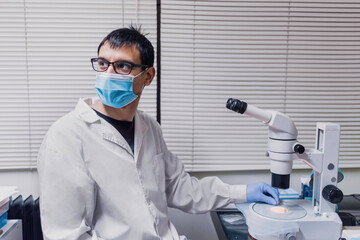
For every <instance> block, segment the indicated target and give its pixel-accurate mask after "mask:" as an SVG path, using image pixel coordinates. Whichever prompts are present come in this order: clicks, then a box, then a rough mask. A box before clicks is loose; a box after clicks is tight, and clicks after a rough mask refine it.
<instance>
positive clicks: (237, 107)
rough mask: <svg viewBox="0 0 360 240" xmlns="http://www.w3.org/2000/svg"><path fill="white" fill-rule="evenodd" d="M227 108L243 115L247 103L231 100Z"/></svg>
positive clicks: (228, 101)
mask: <svg viewBox="0 0 360 240" xmlns="http://www.w3.org/2000/svg"><path fill="white" fill-rule="evenodd" d="M226 108H228V109H230V110H233V111H234V112H237V113H241V114H243V113H244V112H245V111H246V108H247V103H246V102H242V101H240V100H238V99H234V98H229V99H228V100H227V103H226Z"/></svg>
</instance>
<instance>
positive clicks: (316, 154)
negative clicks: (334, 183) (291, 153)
mask: <svg viewBox="0 0 360 240" xmlns="http://www.w3.org/2000/svg"><path fill="white" fill-rule="evenodd" d="M323 155H324V154H323V153H322V152H320V151H319V150H316V149H306V150H305V152H304V153H302V154H298V157H299V160H301V161H303V162H304V163H306V164H307V165H309V166H310V167H311V168H312V169H313V170H314V171H316V172H318V173H321V172H322V166H323Z"/></svg>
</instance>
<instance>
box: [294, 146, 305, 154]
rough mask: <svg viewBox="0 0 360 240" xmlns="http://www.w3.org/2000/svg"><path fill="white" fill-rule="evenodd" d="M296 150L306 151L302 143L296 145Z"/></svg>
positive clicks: (298, 151)
mask: <svg viewBox="0 0 360 240" xmlns="http://www.w3.org/2000/svg"><path fill="white" fill-rule="evenodd" d="M294 151H295V152H296V153H300V154H302V153H304V152H305V147H304V146H303V145H301V144H296V145H295V146H294Z"/></svg>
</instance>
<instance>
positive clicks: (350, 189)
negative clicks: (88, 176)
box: [0, 169, 360, 240]
mask: <svg viewBox="0 0 360 240" xmlns="http://www.w3.org/2000/svg"><path fill="white" fill-rule="evenodd" d="M342 171H343V172H344V175H345V178H344V180H343V181H342V182H341V183H339V185H338V186H339V188H340V189H342V190H343V192H344V194H352V193H360V184H359V183H360V169H342ZM310 172H311V171H310V169H307V170H294V171H293V173H292V175H291V183H290V186H291V187H292V188H294V189H295V190H297V191H299V192H300V188H301V185H300V177H301V176H302V175H305V176H308V175H309V174H310ZM192 175H193V176H196V177H198V178H202V177H205V176H218V177H220V178H221V179H222V180H223V181H224V182H227V183H229V184H246V183H254V182H258V181H265V182H268V183H269V182H270V176H271V175H270V173H269V171H241V172H240V171H237V172H206V173H193V174H192ZM0 182H1V184H0V185H4V186H7V185H11V186H14V185H15V186H18V188H19V190H20V192H21V194H22V195H23V197H25V198H26V197H27V196H28V195H30V194H32V195H33V196H34V197H35V198H36V197H38V196H39V186H38V178H37V172H36V170H21V171H20V170H12V171H4V170H3V171H1V172H0ZM169 216H170V219H171V220H172V221H173V223H174V224H175V226H176V228H177V230H178V232H179V233H180V234H184V235H186V236H187V237H189V238H190V239H192V240H202V239H206V240H218V238H217V236H216V232H215V229H214V227H213V225H212V222H211V219H210V215H209V214H200V215H192V214H187V213H183V212H181V211H179V210H176V209H170V210H169ZM194 226H196V227H194Z"/></svg>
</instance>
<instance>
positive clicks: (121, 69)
mask: <svg viewBox="0 0 360 240" xmlns="http://www.w3.org/2000/svg"><path fill="white" fill-rule="evenodd" d="M115 68H116V71H117V72H118V73H124V74H127V73H129V71H130V69H131V65H130V64H128V63H122V62H117V63H115Z"/></svg>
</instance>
